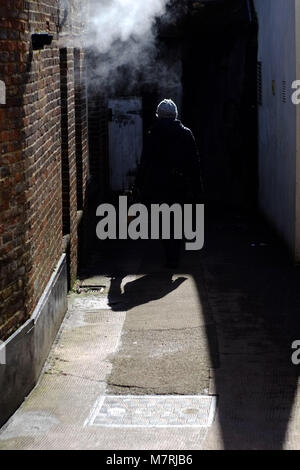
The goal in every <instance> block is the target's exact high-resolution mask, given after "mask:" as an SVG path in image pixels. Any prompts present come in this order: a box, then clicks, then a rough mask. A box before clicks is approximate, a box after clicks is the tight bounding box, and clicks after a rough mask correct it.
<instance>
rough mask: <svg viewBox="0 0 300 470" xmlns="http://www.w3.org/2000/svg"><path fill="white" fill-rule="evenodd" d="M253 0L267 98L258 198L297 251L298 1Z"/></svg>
mask: <svg viewBox="0 0 300 470" xmlns="http://www.w3.org/2000/svg"><path fill="white" fill-rule="evenodd" d="M254 3H255V8H256V12H257V16H258V22H259V52H258V60H259V61H261V62H262V97H263V98H262V99H263V101H262V103H263V104H262V106H260V107H259V177H260V190H259V200H260V206H261V209H262V211H263V213H264V214H265V215H266V216H267V218H268V219H269V220H270V221H271V222H272V224H273V225H274V226H275V227H276V229H277V230H278V232H279V234H280V235H281V236H282V238H283V239H284V240H285V242H286V243H287V244H288V246H289V247H290V249H291V252H292V253H293V255H294V254H295V201H296V107H295V105H293V104H292V102H291V94H292V90H291V84H292V82H293V81H294V80H295V76H296V60H295V59H296V43H295V32H296V22H295V0H254ZM273 80H274V81H275V96H274V94H273V90H272V81H273ZM283 81H286V86H287V99H286V103H284V102H283V98H282V86H283Z"/></svg>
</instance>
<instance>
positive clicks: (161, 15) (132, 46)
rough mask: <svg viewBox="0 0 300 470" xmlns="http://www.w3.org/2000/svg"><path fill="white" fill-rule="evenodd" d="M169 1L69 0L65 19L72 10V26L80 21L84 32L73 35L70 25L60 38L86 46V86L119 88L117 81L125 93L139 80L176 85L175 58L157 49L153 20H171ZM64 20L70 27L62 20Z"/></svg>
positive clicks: (139, 82) (177, 73)
mask: <svg viewBox="0 0 300 470" xmlns="http://www.w3.org/2000/svg"><path fill="white" fill-rule="evenodd" d="M60 2H62V3H64V4H65V3H66V2H67V0H60ZM170 3H172V0H88V1H84V2H83V1H80V2H79V1H78V0H72V2H71V5H72V11H71V6H69V12H68V15H69V19H70V21H71V18H74V14H75V16H77V20H76V23H77V25H78V24H80V23H81V24H85V27H84V33H83V34H82V33H81V34H79V35H78V34H77V35H76V28H74V25H72V26H71V33H72V34H71V35H68V31H66V33H67V34H66V37H65V38H64V42H65V43H66V42H68V41H69V40H71V41H72V46H79V47H82V46H83V47H86V48H87V49H88V51H89V55H90V59H89V69H88V72H89V82H90V86H91V88H93V87H94V88H95V90H96V91H97V90H99V89H102V90H103V91H105V92H109V93H114V92H115V91H116V90H117V89H118V90H119V92H120V83H121V89H122V92H124V93H130V92H133V91H134V89H135V87H136V85H137V84H138V85H141V83H146V84H148V85H149V86H151V84H152V85H153V84H160V85H164V86H165V88H167V89H168V88H169V89H171V90H172V89H173V88H174V89H175V88H176V87H178V84H179V83H180V80H181V73H180V65H178V60H177V59H178V58H176V57H175V62H174V61H173V59H174V57H173V58H172V60H168V59H167V60H166V57H165V56H164V58H162V57H160V56H159V54H158V48H157V27H156V26H157V24H156V22H157V19H160V20H162V19H163V20H164V23H165V24H166V23H168V22H173V21H174V13H172V14H170V10H169V9H168V8H167V7H168V5H169V4H170ZM69 5H70V4H69ZM65 23H66V29H67V28H68V29H69V28H70V25H68V20H67V19H66V20H65ZM74 33H75V34H74ZM68 36H69V38H71V39H69V40H68V39H67V37H68ZM160 52H161V48H160ZM163 55H165V54H164V53H163Z"/></svg>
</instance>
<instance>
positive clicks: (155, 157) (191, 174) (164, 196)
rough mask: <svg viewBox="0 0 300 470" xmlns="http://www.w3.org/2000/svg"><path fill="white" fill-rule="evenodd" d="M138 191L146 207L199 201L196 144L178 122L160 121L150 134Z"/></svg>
mask: <svg viewBox="0 0 300 470" xmlns="http://www.w3.org/2000/svg"><path fill="white" fill-rule="evenodd" d="M137 187H138V189H139V191H140V194H141V197H142V200H143V202H146V203H155V202H156V203H164V202H165V203H169V204H170V203H175V202H178V203H184V202H191V201H190V198H191V197H192V198H193V199H197V197H199V195H200V193H201V190H202V187H201V175H200V163H199V155H198V150H197V146H196V142H195V139H194V136H193V134H192V132H191V131H190V129H188V128H186V127H184V126H183V125H182V123H181V122H180V121H179V120H173V119H159V120H158V121H157V123H156V124H155V126H154V127H153V128H152V129H151V130H150V131H149V133H148V135H147V137H146V140H145V143H144V149H143V155H142V159H141V166H140V170H139V173H138V177H137Z"/></svg>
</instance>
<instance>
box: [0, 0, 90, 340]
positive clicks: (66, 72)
mask: <svg viewBox="0 0 300 470" xmlns="http://www.w3.org/2000/svg"><path fill="white" fill-rule="evenodd" d="M58 6H59V2H58V0H43V2H37V1H34V0H30V1H26V2H25V1H22V0H12V1H10V2H7V1H6V0H5V1H4V0H0V80H3V81H4V82H5V83H6V86H7V104H6V105H0V159H1V162H0V178H1V179H0V183H1V184H0V186H1V189H0V262H1V264H0V268H1V269H0V338H1V339H3V338H6V337H8V336H9V335H10V334H11V333H12V332H13V331H14V330H15V329H16V328H17V327H18V326H19V325H20V324H21V323H22V322H24V321H25V320H26V319H27V318H28V317H29V316H30V315H31V313H32V311H33V309H34V308H35V306H36V304H37V303H38V300H39V299H40V297H41V295H42V293H43V291H44V289H45V287H46V285H47V283H48V281H49V279H50V277H51V274H52V272H53V270H54V268H55V266H56V265H57V262H58V260H59V258H60V256H61V254H62V237H63V229H64V231H65V234H66V233H67V232H68V233H69V234H70V247H69V251H70V277H71V282H73V281H74V280H75V279H76V274H77V244H78V237H77V210H78V208H82V207H83V206H84V202H85V192H86V181H87V176H88V164H87V161H88V151H87V121H86V113H85V109H86V98H85V83H84V77H85V73H84V54H83V52H82V51H81V50H79V51H77V52H74V48H72V47H68V48H63V49H61V47H62V46H63V44H61V42H58V40H59V39H60V38H59V11H58ZM33 31H35V32H49V33H51V34H52V35H53V36H54V40H53V43H52V45H51V46H46V47H45V48H44V50H40V51H31V46H30V44H31V33H32V32H33ZM74 67H75V68H76V70H77V72H76V74H75V73H74V72H75V69H74ZM75 81H76V91H75ZM77 175H78V177H79V181H77ZM66 201H68V206H67V204H66ZM78 201H79V206H78ZM63 207H64V211H62V208H63ZM67 219H68V220H69V225H67V224H66V220H67ZM63 221H64V227H63ZM67 229H68V230H67Z"/></svg>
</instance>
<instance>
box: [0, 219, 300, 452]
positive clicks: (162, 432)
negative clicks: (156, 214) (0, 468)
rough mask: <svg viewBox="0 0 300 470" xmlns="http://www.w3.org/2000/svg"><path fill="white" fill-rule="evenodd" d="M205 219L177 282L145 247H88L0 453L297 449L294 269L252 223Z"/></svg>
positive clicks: (299, 328) (154, 249) (298, 300)
mask: <svg viewBox="0 0 300 470" xmlns="http://www.w3.org/2000/svg"><path fill="white" fill-rule="evenodd" d="M206 222H207V223H206V245H205V249H204V250H203V251H202V252H199V253H193V252H189V253H185V255H184V257H183V259H182V263H181V266H180V268H179V269H178V270H176V272H170V271H168V270H167V269H165V268H162V267H161V266H162V264H163V263H162V253H161V250H160V245H159V244H158V245H157V244H156V242H155V243H154V242H147V243H145V242H142V243H140V242H122V243H121V242H112V241H110V242H108V243H105V244H103V243H100V242H99V241H97V240H94V242H93V245H91V246H93V251H91V253H90V255H89V258H88V259H86V263H85V270H84V271H83V273H82V276H81V277H82V279H81V285H82V290H81V293H72V294H70V296H69V310H68V313H67V316H66V319H65V321H64V323H63V325H62V328H61V330H60V333H59V335H58V338H57V340H56V342H55V345H54V347H53V348H52V351H51V354H50V357H49V360H48V363H47V365H46V367H45V370H44V374H43V375H42V377H41V379H40V382H39V384H38V385H37V387H36V388H35V389H34V391H33V392H32V393H31V395H30V396H29V397H28V399H27V400H26V402H25V403H24V404H23V405H22V407H21V408H20V409H19V410H18V411H17V413H16V414H15V415H14V416H13V417H12V419H11V420H10V421H9V422H8V424H7V425H6V426H5V427H4V428H3V429H2V431H1V433H0V449H161V450H162V449H190V450H192V449H300V427H299V423H300V409H299V404H300V401H299V399H300V391H299V386H298V376H299V371H300V368H299V367H300V366H298V367H297V366H294V365H293V364H292V362H291V355H292V350H291V344H292V342H293V341H294V340H296V339H300V323H299V313H298V312H299V308H300V292H299V288H298V285H297V282H298V277H299V269H298V268H294V267H293V266H292V265H291V264H290V263H289V260H288V257H287V254H286V253H285V252H284V251H283V250H282V248H281V247H280V245H279V244H278V242H277V241H276V239H274V237H273V236H272V235H271V234H270V233H269V232H268V230H267V229H266V227H265V226H263V225H262V224H260V223H259V222H258V221H257V220H254V219H252V218H250V217H248V218H247V217H244V216H237V215H225V214H217V213H213V212H211V213H208V214H207V217H206ZM98 247H99V248H98ZM101 286H102V288H101ZM110 397H111V398H110ZM155 397H156V399H155ZM197 397H199V398H197Z"/></svg>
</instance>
